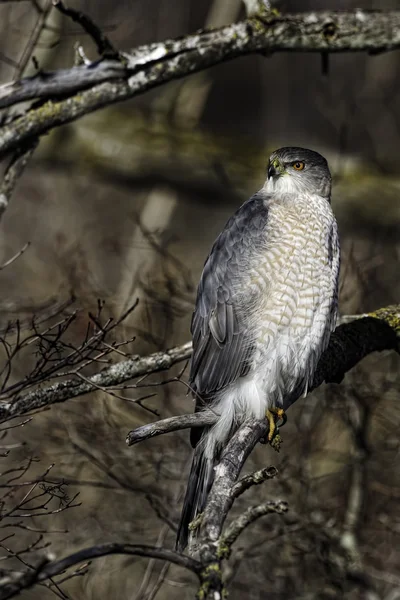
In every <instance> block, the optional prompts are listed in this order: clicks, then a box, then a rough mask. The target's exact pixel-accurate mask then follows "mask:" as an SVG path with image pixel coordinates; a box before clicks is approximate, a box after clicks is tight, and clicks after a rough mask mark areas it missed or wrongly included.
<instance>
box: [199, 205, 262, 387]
mask: <svg viewBox="0 0 400 600" xmlns="http://www.w3.org/2000/svg"><path fill="white" fill-rule="evenodd" d="M267 216H268V215H267V208H266V207H265V205H264V202H263V197H262V196H261V195H260V194H256V195H255V196H253V197H252V198H250V200H248V201H247V202H246V203H245V204H243V205H242V206H241V207H240V209H239V210H238V211H237V213H236V214H235V215H234V216H233V217H232V218H231V219H230V220H229V221H228V223H227V224H226V226H225V229H224V230H223V231H222V233H221V234H220V235H219V237H218V238H217V240H216V242H215V244H214V246H213V248H212V250H211V253H210V255H209V257H208V258H207V261H206V263H205V265H204V270H203V274H202V277H201V280H200V284H199V288H198V293H197V300H196V308H195V312H194V313H193V318H192V335H193V356H192V361H191V371H190V382H191V386H192V388H193V389H194V391H195V392H196V393H197V394H198V395H199V396H200V397H203V398H206V397H207V396H209V395H212V394H213V393H215V392H216V391H218V390H220V389H222V388H223V387H225V386H227V385H228V384H229V383H231V382H233V381H235V380H236V379H237V378H238V377H240V376H243V375H244V374H246V372H247V371H248V368H249V357H250V355H251V352H252V347H253V340H252V332H251V328H249V326H248V313H249V307H250V306H251V305H253V304H254V298H253V296H254V293H255V292H254V290H251V289H250V287H249V286H248V284H247V283H246V281H247V279H246V278H247V274H248V269H249V265H250V264H251V258H252V256H253V253H254V252H255V251H257V248H259V246H260V243H263V242H262V240H263V238H264V235H265V225H266V221H267Z"/></svg>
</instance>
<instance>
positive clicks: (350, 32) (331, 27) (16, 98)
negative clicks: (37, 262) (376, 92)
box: [0, 9, 400, 157]
mask: <svg viewBox="0 0 400 600" xmlns="http://www.w3.org/2000/svg"><path fill="white" fill-rule="evenodd" d="M399 31H400V12H399V11H392V12H381V11H368V12H363V11H362V10H360V9H357V10H354V11H348V12H334V11H332V12H309V13H301V14H292V15H290V14H289V15H276V14H272V13H271V14H270V15H269V16H266V17H254V18H250V19H246V20H244V21H241V22H239V23H234V24H232V25H229V26H227V27H222V28H220V29H214V30H210V31H202V32H200V33H197V34H194V35H189V36H186V37H184V38H181V39H177V40H167V41H165V42H162V43H155V44H148V45H145V46H140V47H138V48H136V49H134V50H132V51H131V52H128V53H120V56H121V57H122V61H121V62H119V61H117V60H115V61H104V62H105V63H106V64H104V62H103V61H100V62H95V63H92V64H91V65H90V66H86V65H85V66H82V67H75V68H74V69H70V70H61V71H57V72H54V73H39V74H38V75H37V77H33V78H27V79H24V80H22V81H20V82H16V83H15V84H8V85H6V86H3V87H2V88H0V107H5V106H10V105H13V104H15V103H16V102H21V101H22V100H28V99H34V98H36V99H38V98H40V99H42V100H43V101H44V100H48V101H47V102H46V103H45V104H44V105H43V106H39V107H35V108H31V109H29V110H28V111H27V112H26V113H25V114H23V115H22V116H20V117H19V118H17V119H15V120H14V121H13V122H12V123H10V124H8V125H6V126H4V127H3V128H2V132H1V134H0V157H1V156H2V155H4V154H5V153H7V152H9V151H11V150H15V149H16V148H17V147H18V146H19V144H20V143H21V141H23V140H25V139H27V138H28V137H30V136H40V135H43V134H44V133H46V132H48V131H49V130H50V129H52V128H54V127H57V126H59V125H62V124H65V123H69V122H71V121H74V120H76V119H78V118H79V117H81V116H83V115H85V114H88V113H90V112H93V111H95V110H97V109H99V108H102V107H104V106H107V105H109V104H113V103H115V102H120V101H122V100H127V99H128V98H133V97H134V96H137V95H138V94H142V93H144V92H146V91H147V90H149V89H152V88H154V87H156V86H159V85H161V84H163V83H166V82H168V81H171V80H173V79H178V78H181V77H185V76H187V75H189V74H191V73H194V72H196V71H200V70H202V69H206V68H208V67H211V66H213V65H216V64H218V63H221V62H223V61H227V60H231V59H234V58H236V57H238V56H244V55H246V54H251V53H264V54H266V53H267V54H271V53H273V52H282V51H291V52H293V51H297V52H324V53H326V52H360V51H365V52H370V53H379V52H387V51H389V50H395V49H397V48H399V47H400V34H399ZM88 88H91V89H88ZM83 90H85V91H83ZM78 92H80V93H78ZM57 96H58V97H60V96H64V98H63V99H61V100H59V101H54V97H57ZM65 96H71V97H67V98H65Z"/></svg>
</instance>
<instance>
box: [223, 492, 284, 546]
mask: <svg viewBox="0 0 400 600" xmlns="http://www.w3.org/2000/svg"><path fill="white" fill-rule="evenodd" d="M287 511H288V504H287V502H284V501H282V500H278V501H276V502H272V501H270V502H265V503H264V504H259V505H258V506H250V507H249V508H248V509H247V510H245V511H244V513H242V514H241V515H240V516H239V517H237V519H235V520H234V521H232V523H230V525H229V526H228V527H227V528H226V530H225V532H224V535H223V536H222V537H221V540H220V542H219V544H220V547H224V546H226V550H225V551H226V552H228V553H229V552H230V550H231V547H232V544H234V543H235V542H236V540H237V538H238V537H239V535H240V534H241V533H243V531H244V530H245V529H246V527H248V526H249V525H251V523H254V521H256V520H257V519H259V518H260V517H264V516H265V515H268V514H271V513H275V514H278V515H282V514H284V513H286V512H287Z"/></svg>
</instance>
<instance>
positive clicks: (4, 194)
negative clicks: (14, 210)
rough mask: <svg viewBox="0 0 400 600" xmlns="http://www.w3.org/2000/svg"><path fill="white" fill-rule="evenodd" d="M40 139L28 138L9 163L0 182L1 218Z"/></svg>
mask: <svg viewBox="0 0 400 600" xmlns="http://www.w3.org/2000/svg"><path fill="white" fill-rule="evenodd" d="M37 144H38V139H37V138H35V139H33V140H32V139H31V140H28V141H27V142H26V143H25V144H24V145H23V146H21V147H20V148H19V149H18V150H17V151H16V152H15V154H14V156H13V157H12V159H11V161H10V164H9V165H8V167H7V169H6V172H5V174H4V178H3V181H2V182H1V184H0V219H1V218H2V216H3V214H4V212H5V211H6V209H7V207H8V205H9V202H10V198H11V194H12V193H13V190H14V188H15V186H16V184H17V181H18V179H19V178H20V177H21V175H22V173H23V172H24V170H25V167H26V165H27V163H28V161H29V159H30V157H31V156H32V154H33V152H34V150H35V148H36V146H37Z"/></svg>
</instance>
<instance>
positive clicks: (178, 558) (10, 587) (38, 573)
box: [0, 543, 201, 600]
mask: <svg viewBox="0 0 400 600" xmlns="http://www.w3.org/2000/svg"><path fill="white" fill-rule="evenodd" d="M110 554H130V555H133V556H146V557H149V558H158V559H161V560H166V561H168V562H170V563H173V564H175V565H178V566H180V567H184V568H185V569H189V570H190V571H193V573H196V575H198V576H199V573H200V570H201V564H200V563H199V562H198V561H196V560H194V559H193V558H190V557H189V556H184V555H183V554H180V553H178V552H174V551H173V550H167V549H166V548H157V547H154V546H144V545H135V544H118V543H109V544H100V545H98V546H92V547H90V548H85V549H83V550H79V551H78V552H75V553H74V554H70V555H69V556H67V557H65V558H63V559H61V560H58V561H55V562H50V563H49V562H48V561H42V563H41V564H40V565H39V567H38V568H36V570H34V571H29V572H26V573H24V574H23V575H22V576H20V577H19V578H18V579H16V580H11V581H9V582H7V581H5V578H3V581H2V585H1V587H0V600H7V599H8V598H12V597H13V596H16V595H17V594H18V593H19V592H20V591H21V590H23V589H27V588H29V587H31V586H32V585H34V584H35V583H40V582H42V581H45V580H46V579H50V578H53V577H55V576H56V575H59V574H60V573H63V572H64V571H65V570H66V569H69V568H70V567H72V566H73V565H76V564H78V563H81V562H85V561H88V560H92V559H93V558H99V557H101V556H107V555H110Z"/></svg>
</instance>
